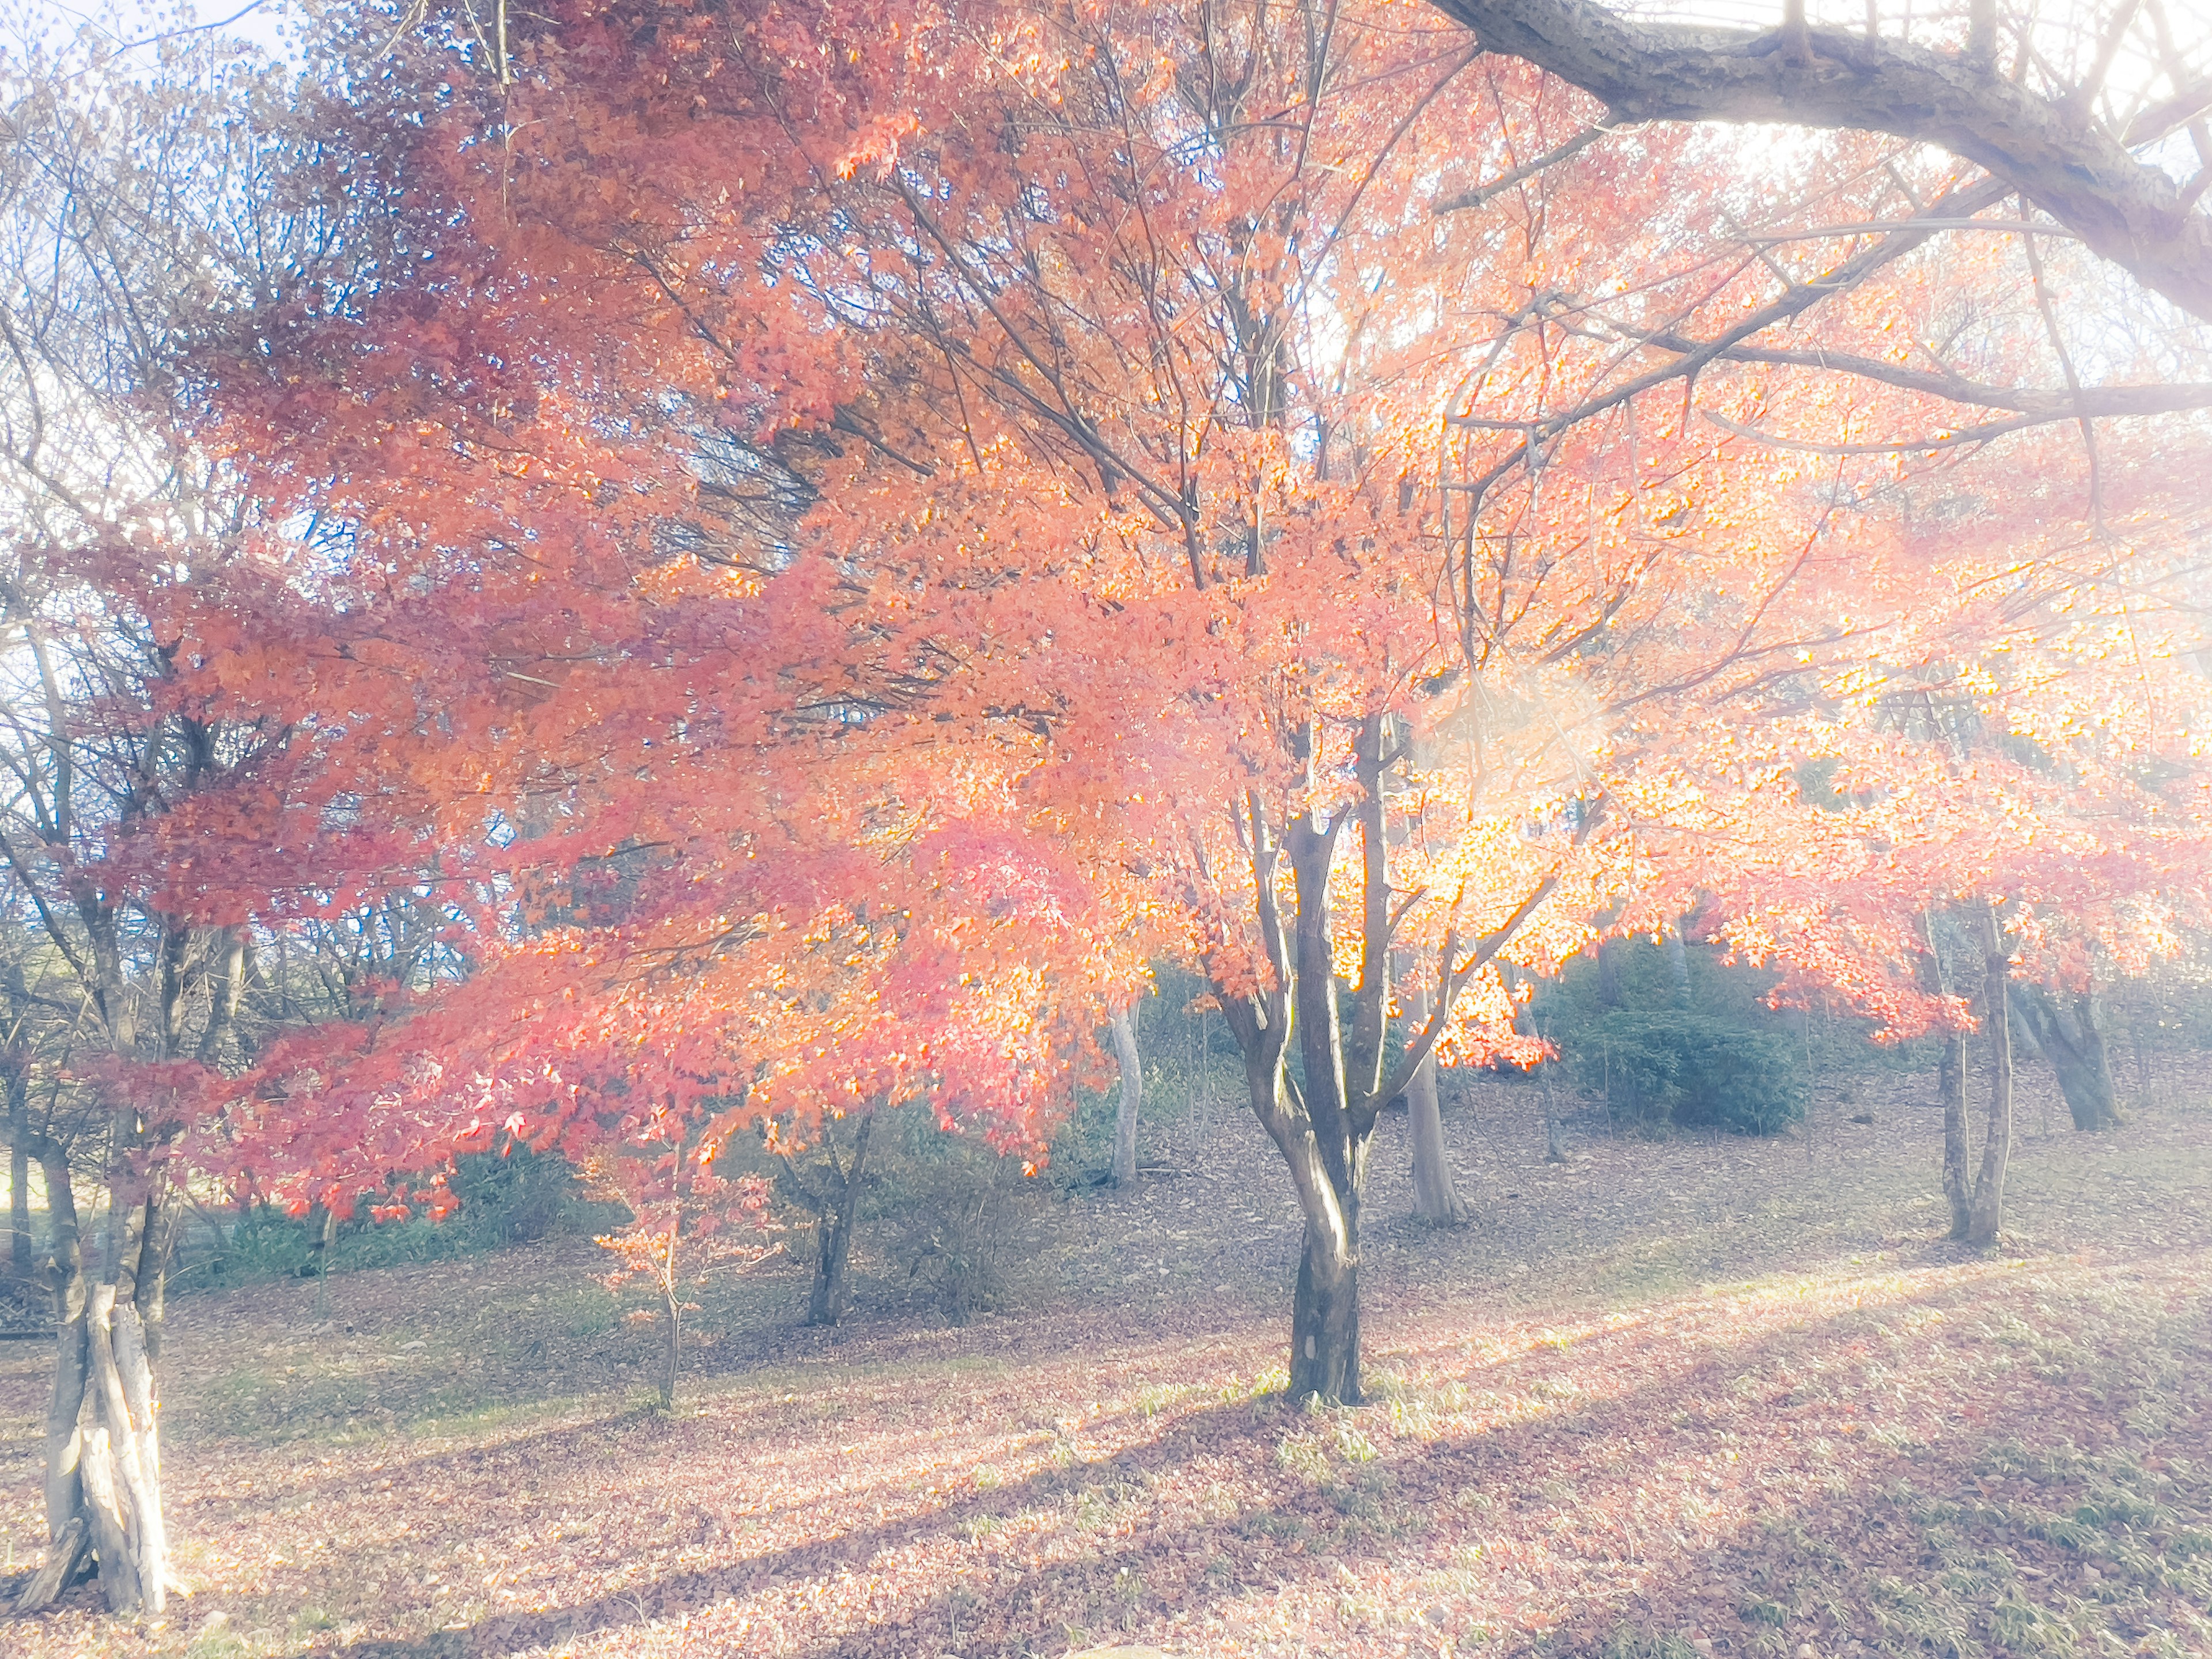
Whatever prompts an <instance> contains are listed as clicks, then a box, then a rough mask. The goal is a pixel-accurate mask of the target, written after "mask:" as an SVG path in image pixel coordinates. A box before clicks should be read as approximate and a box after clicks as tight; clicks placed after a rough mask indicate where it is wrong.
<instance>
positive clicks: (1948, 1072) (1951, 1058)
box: [1936, 1031, 1973, 1238]
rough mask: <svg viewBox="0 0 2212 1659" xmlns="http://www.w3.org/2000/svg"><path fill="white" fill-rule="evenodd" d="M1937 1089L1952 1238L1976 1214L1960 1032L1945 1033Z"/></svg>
mask: <svg viewBox="0 0 2212 1659" xmlns="http://www.w3.org/2000/svg"><path fill="white" fill-rule="evenodd" d="M1936 1093H1937V1094H1938V1095H1939V1096H1940V1097H1942V1103H1943V1196H1944V1197H1945V1198H1946V1199H1947V1200H1949V1201H1950V1205H1951V1237H1954V1238H1964V1237H1966V1234H1967V1232H1968V1231H1970V1230H1971V1228H1972V1225H1973V1217H1972V1192H1971V1190H1970V1189H1969V1188H1968V1187H1967V1184H1966V1037H1965V1036H1964V1035H1963V1034H1962V1033H1960V1032H1958V1031H1946V1032H1945V1033H1944V1034H1943V1052H1942V1055H1941V1056H1940V1057H1939V1058H1938V1059H1937V1060H1936Z"/></svg>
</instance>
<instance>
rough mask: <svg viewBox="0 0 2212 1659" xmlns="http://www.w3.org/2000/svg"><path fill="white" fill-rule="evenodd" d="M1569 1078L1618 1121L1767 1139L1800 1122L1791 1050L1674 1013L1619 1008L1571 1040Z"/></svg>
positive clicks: (1770, 1035)
mask: <svg viewBox="0 0 2212 1659" xmlns="http://www.w3.org/2000/svg"><path fill="white" fill-rule="evenodd" d="M1569 1061H1570V1064H1571V1066H1573V1068H1574V1071H1575V1073H1576V1078H1577V1081H1578V1082H1579V1083H1580V1084H1581V1085H1582V1086H1583V1088H1584V1089H1586V1090H1588V1091H1590V1092H1591V1093H1593V1094H1598V1095H1602V1096H1603V1097H1605V1100H1606V1103H1607V1106H1608V1107H1609V1108H1610V1109H1611V1110H1612V1111H1613V1114H1614V1115H1615V1116H1617V1117H1625V1118H1627V1119H1630V1120H1632V1121H1638V1122H1643V1123H1667V1122H1673V1123H1686V1124H1717V1125H1718V1126H1719V1127H1723V1128H1726V1129H1731V1130H1734V1131H1735V1133H1739V1134H1753V1135H1770V1134H1774V1133H1778V1132H1779V1131H1781V1130H1783V1129H1784V1128H1786V1127H1789V1126H1790V1124H1791V1123H1794V1122H1796V1121H1797V1120H1798V1119H1800V1118H1802V1116H1804V1115H1805V1103H1806V1097H1807V1089H1806V1082H1805V1069H1804V1066H1803V1063H1802V1061H1801V1060H1799V1059H1798V1057H1797V1051H1796V1045H1795V1044H1794V1043H1793V1042H1791V1041H1790V1038H1789V1037H1788V1036H1784V1034H1783V1033H1781V1032H1778V1031H1771V1030H1767V1031H1762V1030H1757V1029H1755V1028H1754V1027H1753V1026H1750V1025H1748V1024H1741V1023H1739V1022H1737V1021H1734V1020H1729V1019H1724V1018H1719V1017H1717V1016H1715V1015H1711V1014H1703V1013H1692V1012H1686V1011H1683V1010H1679V1009H1655V1010H1648V1011H1647V1010H1637V1009H1620V1010H1616V1011H1615V1012H1612V1013H1609V1014H1606V1015H1604V1016H1602V1017H1601V1018H1598V1019H1596V1020H1595V1021H1594V1022H1592V1023H1591V1024H1589V1026H1587V1027H1585V1028H1584V1029H1583V1030H1581V1031H1579V1032H1578V1033H1577V1035H1576V1040H1575V1042H1574V1046H1573V1048H1571V1051H1570V1053H1569Z"/></svg>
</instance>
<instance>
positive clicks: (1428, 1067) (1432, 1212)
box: [1406, 988, 1467, 1227]
mask: <svg viewBox="0 0 2212 1659" xmlns="http://www.w3.org/2000/svg"><path fill="white" fill-rule="evenodd" d="M1413 1018H1414V1019H1415V1020H1416V1021H1417V1022H1418V1023H1419V1024H1424V1025H1425V1024H1427V1023H1428V1018H1429V994H1428V991H1427V990H1426V989H1425V988H1424V989H1422V990H1419V991H1416V992H1415V993H1414V994H1413ZM1406 1116H1407V1122H1408V1126H1409V1127H1411V1128H1412V1130H1413V1213H1414V1214H1415V1215H1417V1216H1419V1217H1420V1218H1421V1219H1422V1220H1424V1221H1428V1222H1433V1223H1435V1224H1436V1225H1438V1226H1443V1227H1456V1226H1459V1225H1462V1224H1463V1223H1464V1222H1465V1221H1466V1220H1467V1206H1466V1205H1465V1204H1464V1203H1463V1202H1462V1201H1461V1199H1460V1195H1459V1188H1458V1187H1457V1186H1456V1185H1455V1183H1454V1182H1453V1180H1452V1167H1451V1159H1450V1158H1449V1156H1448V1155H1447V1154H1446V1152H1445V1151H1444V1119H1443V1110H1442V1109H1441V1107H1440V1106H1439V1105H1438V1103H1437V1060H1436V1056H1435V1055H1434V1054H1430V1055H1426V1056H1425V1057H1424V1058H1423V1060H1422V1061H1421V1064H1420V1066H1419V1069H1418V1070H1417V1071H1415V1072H1414V1073H1413V1080H1412V1081H1411V1082H1410V1083H1408V1084H1407V1085H1406Z"/></svg>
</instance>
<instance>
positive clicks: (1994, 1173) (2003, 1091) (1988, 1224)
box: [1966, 908, 2012, 1245]
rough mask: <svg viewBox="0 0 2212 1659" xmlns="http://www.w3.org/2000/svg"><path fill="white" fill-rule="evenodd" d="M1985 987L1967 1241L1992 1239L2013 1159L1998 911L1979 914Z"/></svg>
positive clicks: (2008, 1024) (2007, 974) (2007, 965)
mask: <svg viewBox="0 0 2212 1659" xmlns="http://www.w3.org/2000/svg"><path fill="white" fill-rule="evenodd" d="M1980 930H1981V935H1982V962H1983V981H1982V985H1983V988H1982V1029H1983V1030H1984V1033H1985V1034H1986V1035H1987V1036H1988V1037H1989V1042H1990V1122H1989V1132H1988V1136H1987V1139H1984V1141H1983V1142H1982V1167H1981V1170H1980V1172H1979V1173H1978V1175H1977V1176H1975V1177H1974V1192H1973V1197H1972V1200H1971V1202H1970V1203H1969V1205H1968V1208H1967V1217H1966V1242H1967V1243H1970V1244H1980V1245H1988V1244H1993V1243H1996V1237H1997V1234H1998V1232H1999V1231H2000V1230H2002V1227H2003V1225H2004V1179H2005V1166H2006V1164H2008V1162H2009V1161H2010V1159H2011V1158H2012V1018H2011V996H2010V988H2011V981H2012V961H2011V958H2010V957H2009V956H2008V953H2007V951H2006V950H2005V944H2004V936H2003V932H2002V929H2001V928H1999V927H1998V926H1997V919H1996V911H1995V910H1994V909H1990V908H1984V909H1983V910H1982V912H1981V916H1980Z"/></svg>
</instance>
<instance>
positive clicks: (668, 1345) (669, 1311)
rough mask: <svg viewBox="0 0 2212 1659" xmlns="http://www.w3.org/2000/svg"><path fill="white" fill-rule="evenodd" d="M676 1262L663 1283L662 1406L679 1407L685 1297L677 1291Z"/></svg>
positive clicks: (671, 1409)
mask: <svg viewBox="0 0 2212 1659" xmlns="http://www.w3.org/2000/svg"><path fill="white" fill-rule="evenodd" d="M675 1267H676V1264H675V1263H674V1262H673V1261H671V1262H670V1263H669V1273H670V1277H669V1278H668V1279H667V1280H666V1281H665V1283H664V1284H663V1285H661V1288H660V1304H661V1312H662V1313H663V1314H664V1315H665V1319H664V1320H663V1321H662V1328H663V1329H664V1330H665V1332H666V1333H667V1335H666V1339H665V1341H664V1342H663V1343H662V1345H661V1354H660V1409H661V1410H663V1411H673V1410H674V1409H675V1408H676V1379H677V1377H678V1375H680V1373H681V1372H682V1370H683V1366H684V1299H683V1298H682V1297H679V1296H678V1295H677V1294H676V1282H675V1277H674V1275H675Z"/></svg>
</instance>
